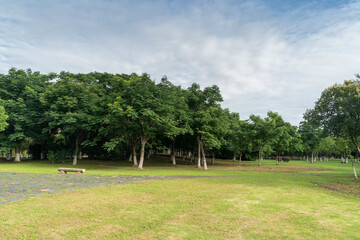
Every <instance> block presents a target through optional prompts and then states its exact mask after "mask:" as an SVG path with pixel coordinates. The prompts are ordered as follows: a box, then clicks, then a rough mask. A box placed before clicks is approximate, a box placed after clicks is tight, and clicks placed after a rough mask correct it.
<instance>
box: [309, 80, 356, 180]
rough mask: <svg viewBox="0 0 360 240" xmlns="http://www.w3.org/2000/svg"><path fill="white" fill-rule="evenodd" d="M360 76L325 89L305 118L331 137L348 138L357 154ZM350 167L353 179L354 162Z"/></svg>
mask: <svg viewBox="0 0 360 240" xmlns="http://www.w3.org/2000/svg"><path fill="white" fill-rule="evenodd" d="M359 81H360V76H359V75H357V80H349V81H345V82H344V83H343V84H335V85H333V86H331V87H329V88H327V89H325V90H324V91H323V92H322V94H321V96H320V98H319V100H318V101H317V102H316V103H315V108H314V109H312V110H309V111H308V112H307V113H306V115H305V116H306V117H307V118H308V119H310V120H311V121H314V122H317V123H318V124H319V125H320V126H322V127H323V128H324V131H325V132H326V133H328V134H330V135H332V136H336V137H345V138H349V139H350V140H351V141H352V143H353V144H354V146H355V147H356V150H357V151H358V153H360V148H359V137H360V82H359ZM352 165H353V170H354V175H355V178H356V179H357V174H356V170H355V165H354V161H353V159H352Z"/></svg>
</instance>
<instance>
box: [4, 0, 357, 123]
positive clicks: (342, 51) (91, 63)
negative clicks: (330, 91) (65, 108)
mask: <svg viewBox="0 0 360 240" xmlns="http://www.w3.org/2000/svg"><path fill="white" fill-rule="evenodd" d="M181 2H182V1H181ZM10 4H12V5H9V3H6V4H5V3H3V4H1V3H0V9H1V10H0V15H1V16H2V17H1V18H0V71H1V72H6V71H7V70H8V68H9V67H17V68H28V67H30V68H32V69H34V70H40V71H42V72H51V71H56V72H58V71H61V70H66V71H72V72H89V71H108V72H125V73H130V72H138V73H141V72H148V73H150V74H151V75H152V76H153V77H154V78H156V79H160V78H161V77H162V76H163V75H167V76H168V78H169V79H170V80H171V81H174V82H175V83H177V84H181V85H182V86H184V87H187V86H189V85H190V84H191V83H192V82H198V83H200V84H201V86H207V85H211V84H217V85H219V86H220V89H221V91H222V93H223V96H224V99H225V102H224V103H223V106H225V107H229V108H230V109H231V110H232V111H236V112H239V113H240V116H241V117H242V118H243V119H245V118H247V117H248V115H249V114H251V113H254V114H261V115H262V116H264V115H265V114H266V112H267V111H268V110H273V111H278V112H279V113H280V114H282V115H283V116H284V118H285V119H286V120H288V121H291V122H292V123H293V124H297V123H298V122H299V121H300V120H301V115H302V113H303V112H305V110H306V108H309V107H312V106H313V102H314V101H315V100H316V99H317V98H318V97H319V96H320V93H321V91H322V90H323V89H324V88H325V87H327V86H329V85H331V84H333V83H335V82H341V81H342V80H343V79H348V78H353V74H355V73H357V72H359V66H360V64H359V63H360V58H359V57H358V56H357V54H358V53H359V52H360V41H359V39H360V17H358V16H360V3H359V1H355V2H352V3H350V4H348V5H345V6H344V7H342V8H338V9H315V10H314V9H310V8H308V7H304V8H301V9H299V8H298V9H293V10H291V11H288V12H284V13H281V14H279V13H275V12H274V11H273V10H272V9H270V8H269V7H267V6H266V5H264V4H262V3H261V2H260V1H248V2H242V3H241V4H239V3H238V1H233V2H231V1H212V2H210V3H209V1H195V2H192V3H187V4H186V5H184V6H182V5H181V4H180V3H179V2H176V1H175V2H171V3H170V2H167V1H156V2H155V1H152V2H148V1H145V2H136V3H134V1H90V2H88V1H76V2H70V1H69V2H68V1H58V2H55V1H52V2H48V1H38V2H35V3H34V5H29V4H26V3H24V2H16V1H15V2H14V3H10ZM277 14H278V15H277Z"/></svg>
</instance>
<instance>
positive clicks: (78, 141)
mask: <svg viewBox="0 0 360 240" xmlns="http://www.w3.org/2000/svg"><path fill="white" fill-rule="evenodd" d="M319 101H320V100H319ZM221 102H222V96H221V93H220V90H219V88H218V87H217V86H216V85H214V86H210V87H205V88H204V89H201V88H200V86H199V85H198V84H196V83H194V84H193V85H191V86H190V87H189V88H187V89H183V88H181V87H180V86H175V85H173V84H172V83H171V82H170V81H169V80H168V79H167V78H166V77H163V78H162V79H161V81H160V82H159V83H156V82H155V81H154V80H152V79H151V78H150V76H149V75H147V74H143V75H137V74H130V75H128V74H110V73H97V72H93V73H88V74H73V73H69V72H61V73H59V74H56V73H50V74H41V73H39V72H32V71H31V70H30V69H29V70H26V71H24V70H17V69H14V68H12V69H10V70H9V72H8V74H0V131H2V133H1V135H0V152H1V153H2V154H6V153H9V152H11V151H14V152H15V161H20V154H21V152H23V151H24V150H29V151H30V152H31V154H32V155H33V157H34V158H46V157H47V158H49V159H52V160H54V159H64V158H67V157H69V156H72V161H73V165H76V164H77V161H78V158H79V157H81V156H82V155H84V154H86V155H88V156H89V157H90V158H114V157H122V158H125V156H126V157H130V160H131V161H132V162H133V164H134V165H137V166H138V168H139V169H142V168H143V164H144V159H145V157H146V155H149V154H151V153H153V154H156V153H160V152H164V151H166V150H167V149H170V155H171V161H172V163H173V164H174V165H175V164H176V154H179V153H181V155H183V157H184V158H190V159H191V160H193V161H194V162H195V160H196V162H197V165H198V167H201V166H203V167H204V169H207V161H206V157H207V156H209V155H210V156H212V163H213V159H214V158H215V154H221V156H228V155H230V154H231V155H232V156H233V159H234V160H236V159H237V157H239V162H241V159H242V158H243V156H245V158H246V159H251V158H254V157H255V156H257V157H258V159H259V165H260V164H261V160H262V159H263V156H264V154H265V155H266V156H269V155H275V156H276V159H277V162H278V161H279V159H280V156H281V155H297V156H307V159H308V158H309V155H310V156H311V159H312V160H311V161H314V159H315V158H316V156H318V155H321V156H326V157H330V156H334V155H336V156H340V155H344V154H348V153H349V152H350V151H351V147H349V145H348V143H347V139H351V138H349V136H348V135H345V134H336V135H335V134H332V135H329V134H328V131H327V130H326V131H325V130H324V127H321V124H320V122H319V121H315V119H319V118H316V117H315V115H316V114H318V113H319V111H318V110H316V111H310V110H309V111H308V112H307V114H306V120H305V121H304V122H302V123H301V124H300V127H299V129H298V128H297V127H295V126H292V125H291V124H290V123H288V122H285V121H284V120H283V118H282V117H281V116H280V115H279V114H278V113H275V112H268V114H267V116H266V117H265V118H261V117H260V116H257V115H251V116H250V118H249V119H248V120H240V117H239V114H238V113H234V112H231V111H229V109H223V108H221V105H220V103H221ZM316 109H318V108H316ZM315 112H316V114H315ZM310 116H312V117H310ZM323 122H324V120H322V122H321V123H322V124H323ZM323 125H324V124H323ZM323 125H322V126H323ZM326 134H327V135H326ZM326 136H327V137H326ZM329 136H330V137H329ZM356 141H357V139H356ZM330 142H331V143H332V142H333V144H335V145H336V146H337V147H329V146H330V145H329V143H330ZM341 142H344V143H341ZM341 144H343V145H341ZM335 145H334V146H335ZM335 149H338V150H337V151H335ZM70 151H71V152H70ZM146 153H148V154H146ZM139 155H140V156H139ZM138 156H139V158H138Z"/></svg>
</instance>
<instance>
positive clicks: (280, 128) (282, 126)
mask: <svg viewBox="0 0 360 240" xmlns="http://www.w3.org/2000/svg"><path fill="white" fill-rule="evenodd" d="M268 115H269V117H270V118H271V119H273V121H275V126H274V127H275V128H274V135H273V142H272V144H271V145H272V149H273V150H274V151H275V152H276V165H278V164H279V158H280V154H284V153H286V152H290V151H291V150H295V151H296V150H300V149H301V142H300V136H299V135H298V134H297V129H296V127H295V126H292V125H291V124H290V123H288V122H285V121H284V120H283V118H282V117H281V116H280V115H279V114H278V113H276V112H269V113H268Z"/></svg>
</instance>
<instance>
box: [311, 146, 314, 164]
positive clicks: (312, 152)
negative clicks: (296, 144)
mask: <svg viewBox="0 0 360 240" xmlns="http://www.w3.org/2000/svg"><path fill="white" fill-rule="evenodd" d="M314 151H315V149H314V148H313V149H312V151H311V163H314Z"/></svg>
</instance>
